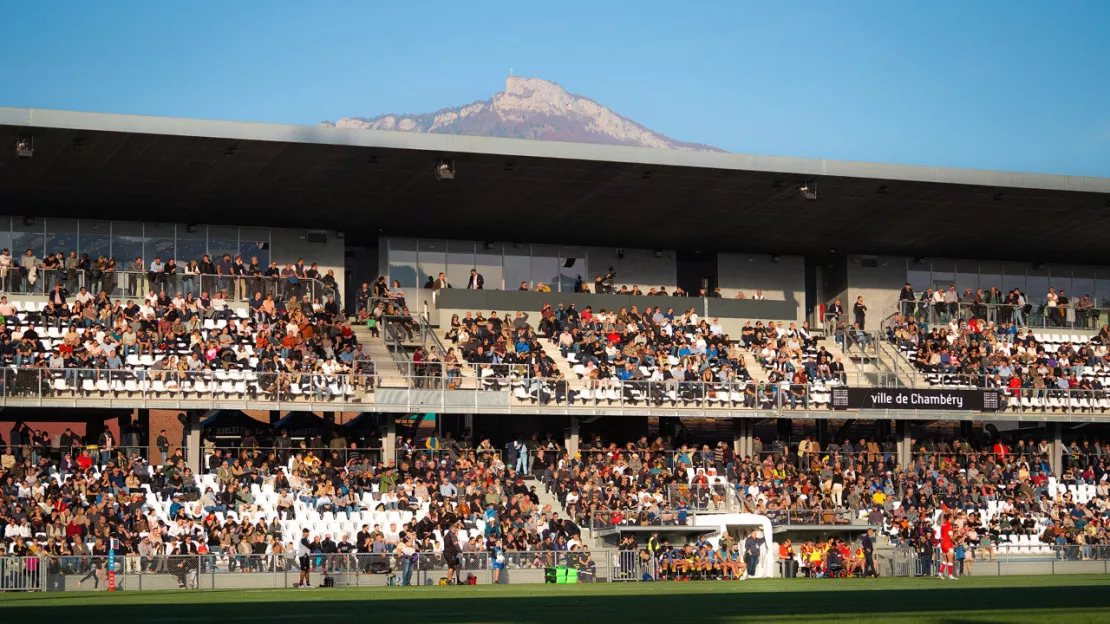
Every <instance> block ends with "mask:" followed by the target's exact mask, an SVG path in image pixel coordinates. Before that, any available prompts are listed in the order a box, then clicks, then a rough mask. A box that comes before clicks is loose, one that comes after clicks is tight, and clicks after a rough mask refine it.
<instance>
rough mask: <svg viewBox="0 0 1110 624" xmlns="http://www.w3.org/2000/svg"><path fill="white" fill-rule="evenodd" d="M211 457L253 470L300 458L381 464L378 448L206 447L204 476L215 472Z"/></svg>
mask: <svg viewBox="0 0 1110 624" xmlns="http://www.w3.org/2000/svg"><path fill="white" fill-rule="evenodd" d="M213 455H215V456H218V457H221V458H224V459H228V460H229V461H234V460H236V459H238V460H240V461H241V462H244V463H245V462H246V460H248V459H249V460H251V461H252V462H254V465H255V466H259V465H261V464H262V463H263V462H266V463H268V464H269V465H271V466H274V465H286V464H288V463H289V460H290V459H292V458H294V457H296V456H298V455H300V456H301V458H302V460H303V459H305V458H308V457H310V456H311V457H315V458H316V460H314V461H318V462H329V463H333V462H334V461H335V460H338V461H339V462H341V463H342V464H343V465H348V464H350V463H352V462H355V463H361V462H362V461H363V460H364V459H365V460H368V461H369V462H370V463H371V464H372V465H377V464H378V462H380V461H381V460H382V449H381V448H361V447H355V446H343V447H338V448H333V447H323V448H313V447H307V446H282V447H270V446H216V447H206V448H205V449H204V460H205V465H206V466H209V469H208V470H207V472H215V468H211V464H210V463H209V458H210V457H212V456H213Z"/></svg>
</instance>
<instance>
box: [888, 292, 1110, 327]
mask: <svg viewBox="0 0 1110 624" xmlns="http://www.w3.org/2000/svg"><path fill="white" fill-rule="evenodd" d="M889 313H890V316H894V315H901V316H903V317H913V318H916V319H921V320H924V321H925V322H927V323H929V324H930V325H936V324H938V323H949V322H951V321H952V320H962V321H967V320H969V319H973V318H974V319H979V320H981V321H984V322H987V323H996V324H1002V323H1013V324H1014V325H1017V326H1018V327H1030V328H1033V329H1057V328H1059V329H1098V328H1099V326H1100V325H1101V323H1102V322H1103V321H1104V320H1105V319H1106V318H1108V313H1110V309H1108V308H1105V307H1101V308H1100V307H1096V306H1094V305H1093V304H1092V303H1091V302H1086V301H1083V300H1082V299H1079V300H1076V301H1074V302H1072V303H1071V304H1070V305H1064V306H1061V305H1057V304H1056V303H1055V302H1048V301H1031V300H1030V301H1026V302H1025V303H1024V304H1022V305H1016V304H1006V303H980V302H968V301H935V300H929V301H922V300H918V301H901V302H899V303H898V304H896V305H895V306H893V307H892V308H891V309H890V310H889ZM887 320H888V321H889V317H888V319H887Z"/></svg>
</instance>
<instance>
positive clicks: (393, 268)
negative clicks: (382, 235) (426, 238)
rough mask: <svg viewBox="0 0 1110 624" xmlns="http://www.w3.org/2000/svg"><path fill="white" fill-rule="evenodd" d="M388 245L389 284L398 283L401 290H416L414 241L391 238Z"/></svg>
mask: <svg viewBox="0 0 1110 624" xmlns="http://www.w3.org/2000/svg"><path fill="white" fill-rule="evenodd" d="M388 244H389V283H390V285H392V284H393V282H394V281H397V282H400V283H401V287H402V288H409V289H412V288H416V241H415V240H411V239H405V238H391V239H389V240H388Z"/></svg>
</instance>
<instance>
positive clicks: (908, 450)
mask: <svg viewBox="0 0 1110 624" xmlns="http://www.w3.org/2000/svg"><path fill="white" fill-rule="evenodd" d="M894 428H895V431H896V433H895V438H894V441H895V443H897V445H898V465H899V466H901V467H902V469H903V470H905V468H906V466H909V465H910V464H911V463H913V443H912V441H911V440H910V423H909V421H905V420H896V421H894Z"/></svg>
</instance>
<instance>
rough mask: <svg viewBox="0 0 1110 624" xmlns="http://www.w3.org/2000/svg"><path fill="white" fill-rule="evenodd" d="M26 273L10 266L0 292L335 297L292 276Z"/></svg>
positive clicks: (307, 280)
mask: <svg viewBox="0 0 1110 624" xmlns="http://www.w3.org/2000/svg"><path fill="white" fill-rule="evenodd" d="M28 274H29V272H25V271H20V270H19V269H18V268H16V267H11V268H9V269H8V273H7V276H6V277H5V278H3V279H0V292H2V293H5V294H13V295H14V294H48V293H50V292H51V291H52V290H54V287H55V285H61V286H62V287H63V288H65V289H66V290H67V291H68V292H69V295H70V297H73V296H74V295H76V294H77V292H78V291H79V290H80V289H81V288H85V289H87V290H88V291H89V292H90V293H93V294H94V295H95V294H98V293H100V292H105V293H107V294H108V295H109V296H112V297H123V298H134V299H139V298H142V297H145V296H146V295H147V294H149V293H150V292H152V291H153V292H154V293H155V294H157V293H159V292H161V291H163V290H164V291H165V292H166V293H167V294H169V295H171V296H172V295H175V294H176V293H181V294H182V295H188V294H192V295H193V296H194V297H200V295H201V293H205V292H207V293H208V294H210V295H215V294H216V293H217V292H221V293H224V295H225V297H226V298H227V299H228V300H229V301H249V300H250V299H251V298H253V297H254V294H255V293H256V292H257V293H261V294H262V298H263V299H265V298H266V297H267V296H271V295H272V296H273V297H275V298H276V297H278V296H282V297H284V298H286V299H288V298H290V297H292V296H296V297H298V298H300V299H307V300H308V301H309V302H311V301H313V300H316V299H319V301H320V303H324V302H326V301H327V298H328V297H329V296H333V295H335V296H338V292H337V290H336V288H335V287H333V286H329V285H328V284H326V283H325V282H323V281H322V280H319V279H310V278H297V279H296V280H295V281H294V280H291V279H289V278H284V277H267V276H263V275H211V274H199V273H185V272H184V269H183V268H182V267H181V266H180V265H179V266H178V271H177V272H176V273H173V274H170V273H166V272H164V271H163V272H154V271H98V270H82V269H43V268H41V267H40V268H36V270H35V272H34V274H33V275H34V277H33V279H28Z"/></svg>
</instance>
